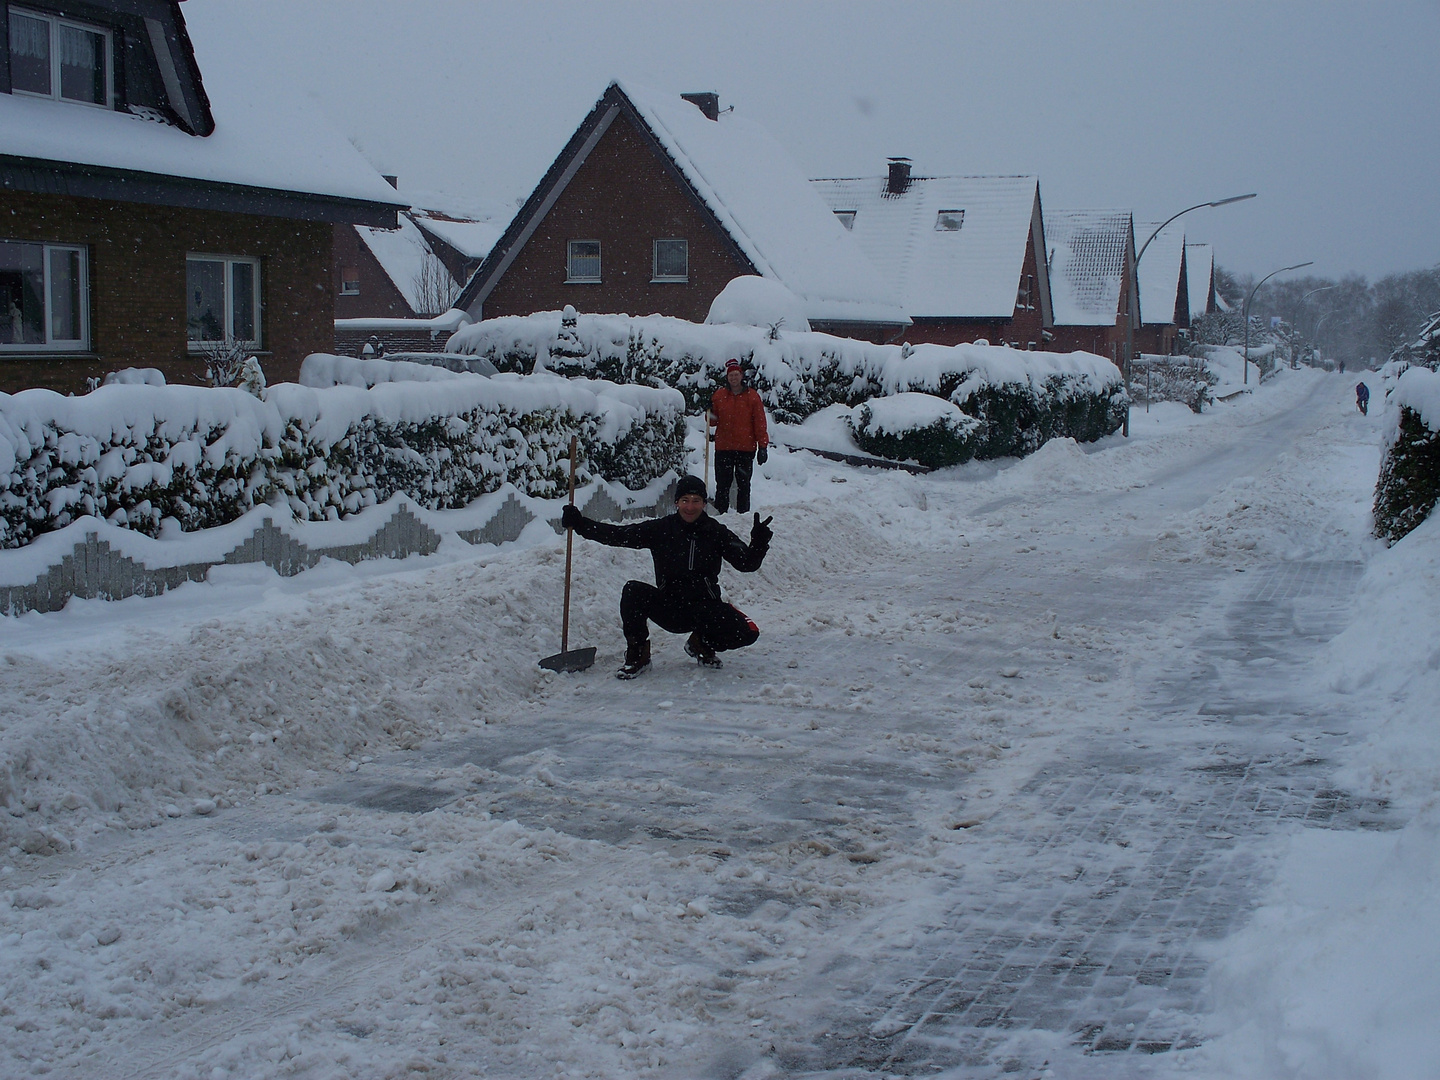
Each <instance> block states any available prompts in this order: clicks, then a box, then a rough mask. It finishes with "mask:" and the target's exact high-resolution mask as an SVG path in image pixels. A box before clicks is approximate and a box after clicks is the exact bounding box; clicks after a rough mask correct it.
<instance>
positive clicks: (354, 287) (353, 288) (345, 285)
mask: <svg viewBox="0 0 1440 1080" xmlns="http://www.w3.org/2000/svg"><path fill="white" fill-rule="evenodd" d="M340 295H341V296H359V295H360V271H359V270H357V269H355V267H353V266H347V267H345V268H344V269H342V270H341V271H340Z"/></svg>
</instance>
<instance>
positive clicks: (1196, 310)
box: [1142, 244, 1215, 319]
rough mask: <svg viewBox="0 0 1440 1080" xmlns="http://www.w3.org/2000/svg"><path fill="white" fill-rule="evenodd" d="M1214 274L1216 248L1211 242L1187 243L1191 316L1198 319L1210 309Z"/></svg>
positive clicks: (1186, 260) (1186, 273) (1186, 272)
mask: <svg viewBox="0 0 1440 1080" xmlns="http://www.w3.org/2000/svg"><path fill="white" fill-rule="evenodd" d="M1214 274H1215V252H1214V249H1212V248H1211V247H1210V245H1209V244H1186V245H1185V280H1186V282H1187V283H1188V284H1189V286H1190V318H1192V319H1198V318H1199V317H1200V316H1201V315H1204V314H1205V313H1206V312H1207V311H1209V310H1210V279H1211V278H1212V277H1213V276H1214ZM1142 310H1143V309H1142Z"/></svg>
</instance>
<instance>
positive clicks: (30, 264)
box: [0, 241, 45, 345]
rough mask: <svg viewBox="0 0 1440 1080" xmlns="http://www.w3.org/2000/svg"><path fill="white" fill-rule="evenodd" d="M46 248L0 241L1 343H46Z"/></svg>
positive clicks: (37, 245)
mask: <svg viewBox="0 0 1440 1080" xmlns="http://www.w3.org/2000/svg"><path fill="white" fill-rule="evenodd" d="M44 259H45V248H44V247H43V246H41V245H40V244H16V243H10V242H7V241H0V345H43V344H44V343H45V262H44Z"/></svg>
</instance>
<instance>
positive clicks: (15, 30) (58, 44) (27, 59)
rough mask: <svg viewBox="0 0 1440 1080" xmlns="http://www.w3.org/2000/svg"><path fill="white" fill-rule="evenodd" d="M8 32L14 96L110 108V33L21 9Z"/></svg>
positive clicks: (12, 13)
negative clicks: (33, 96)
mask: <svg viewBox="0 0 1440 1080" xmlns="http://www.w3.org/2000/svg"><path fill="white" fill-rule="evenodd" d="M8 30H9V40H10V89H11V91H12V92H16V93H21V94H39V95H41V96H43V97H50V98H59V99H60V100H62V101H78V102H81V103H83V104H86V105H100V106H105V107H108V106H109V105H110V101H111V80H112V73H111V63H110V33H109V31H106V30H101V29H99V28H98V27H94V26H86V25H84V24H83V23H75V22H71V21H69V20H68V19H59V18H56V17H54V16H52V15H41V14H39V13H38V12H33V11H23V10H20V9H18V8H11V9H10V18H9V24H8Z"/></svg>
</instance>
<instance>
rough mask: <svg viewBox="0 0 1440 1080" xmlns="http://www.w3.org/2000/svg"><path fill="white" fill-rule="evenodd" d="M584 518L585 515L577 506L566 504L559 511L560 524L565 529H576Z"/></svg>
mask: <svg viewBox="0 0 1440 1080" xmlns="http://www.w3.org/2000/svg"><path fill="white" fill-rule="evenodd" d="M584 520H585V515H584V514H582V513H580V508H579V507H576V506H568V505H567V506H566V507H565V509H564V510H561V511H560V524H561V525H562V526H564V527H565V528H567V529H578V528H579V527H580V523H581V522H582V521H584Z"/></svg>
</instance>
